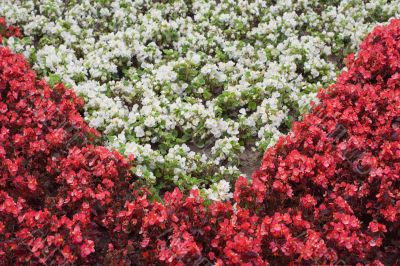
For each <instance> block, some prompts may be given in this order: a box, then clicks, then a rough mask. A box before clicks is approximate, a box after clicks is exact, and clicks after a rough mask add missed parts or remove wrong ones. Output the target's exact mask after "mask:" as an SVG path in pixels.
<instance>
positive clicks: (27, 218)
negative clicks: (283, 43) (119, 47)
mask: <svg viewBox="0 0 400 266" xmlns="http://www.w3.org/2000/svg"><path fill="white" fill-rule="evenodd" d="M0 25H3V24H1V23H0ZM347 68H348V70H347V71H344V72H343V73H342V74H341V75H340V76H339V78H338V79H337V82H336V84H334V85H332V86H330V87H329V88H328V89H327V90H326V91H321V92H320V93H319V99H320V102H321V103H320V104H319V105H318V106H315V107H314V108H313V110H312V112H311V113H310V114H309V115H306V116H305V117H304V119H303V121H301V122H298V123H295V124H294V126H293V129H292V131H291V133H290V134H289V135H288V136H286V137H281V138H280V140H279V141H278V143H277V145H275V146H274V147H271V148H270V149H268V150H267V152H266V153H265V155H264V158H263V160H262V164H261V167H260V169H259V170H257V171H256V172H254V173H253V175H252V180H251V181H249V180H247V179H246V178H244V177H239V179H238V180H237V181H236V185H235V192H234V199H233V201H232V202H230V201H229V202H225V203H223V202H213V203H211V205H207V204H205V203H204V200H203V198H202V197H200V195H199V191H198V190H192V191H191V192H190V195H184V194H183V193H182V192H180V191H179V189H177V188H176V189H174V190H173V192H171V193H170V192H167V193H166V194H165V196H164V198H163V202H155V201H150V200H148V195H149V194H148V192H147V191H146V190H145V189H143V188H141V187H138V185H139V184H138V183H136V184H135V183H134V182H133V181H134V180H132V177H131V174H130V171H129V164H128V163H127V162H126V161H125V159H124V158H123V157H122V156H121V155H120V154H119V153H117V152H110V151H109V150H108V149H106V148H105V147H101V146H94V145H93V144H94V143H95V141H96V136H98V134H97V132H96V131H94V130H93V129H91V128H89V127H88V126H87V125H86V124H85V123H84V122H83V119H82V117H81V116H80V115H79V112H78V110H79V108H81V107H82V101H81V100H80V99H79V98H76V96H75V94H74V93H73V92H72V91H71V90H68V89H65V87H64V86H63V85H62V84H57V85H56V86H55V87H54V89H51V88H50V87H49V85H48V84H47V83H46V82H45V81H43V80H37V79H36V75H35V72H34V71H32V70H31V69H30V68H29V65H28V62H27V61H26V60H25V59H24V58H23V56H21V55H15V54H13V53H11V52H10V51H9V50H8V49H7V48H4V47H0V96H1V104H2V105H1V108H0V121H1V125H2V127H1V129H0V133H1V134H0V141H1V146H0V158H1V160H0V174H1V175H0V181H1V182H0V217H1V219H0V259H1V261H2V262H3V263H4V264H10V265H14V264H23V263H25V264H26V263H29V264H34V263H37V264H39V263H41V264H51V263H53V264H72V263H74V264H84V265H92V264H95V263H99V262H102V263H105V264H111V265H129V264H137V265H142V264H144V265H149V264H150V265H153V264H166V265H212V264H216V265H239V264H241V265H244V264H245V265H268V264H272V265H277V264H279V265H284V264H314V265H315V264H318V265H319V264H345V265H347V264H349V265H355V264H358V265H385V264H386V265H396V264H398V263H399V261H398V258H399V256H400V250H399V243H398V242H399V239H400V237H399V221H400V212H399V210H400V191H399V179H400V176H399V173H400V135H399V134H400V119H399V118H400V108H399V106H400V74H399V73H400V20H392V21H391V22H390V24H389V25H388V26H385V27H377V28H376V29H375V30H374V31H373V32H372V33H371V34H370V35H369V36H368V37H367V38H366V40H365V41H364V42H363V44H362V45H361V47H360V51H359V53H358V54H357V56H356V57H354V56H349V57H348V59H347Z"/></svg>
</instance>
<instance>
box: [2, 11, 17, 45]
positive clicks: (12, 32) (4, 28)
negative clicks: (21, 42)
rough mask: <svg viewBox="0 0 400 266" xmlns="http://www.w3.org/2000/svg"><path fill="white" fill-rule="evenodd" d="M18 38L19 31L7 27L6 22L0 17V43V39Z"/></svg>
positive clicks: (15, 28) (13, 27)
mask: <svg viewBox="0 0 400 266" xmlns="http://www.w3.org/2000/svg"><path fill="white" fill-rule="evenodd" d="M3 36H4V37H7V38H8V37H11V36H14V37H20V36H21V31H20V29H19V28H18V27H15V26H8V25H7V24H6V20H5V19H4V18H2V17H0V43H2V42H3V39H2V37H3Z"/></svg>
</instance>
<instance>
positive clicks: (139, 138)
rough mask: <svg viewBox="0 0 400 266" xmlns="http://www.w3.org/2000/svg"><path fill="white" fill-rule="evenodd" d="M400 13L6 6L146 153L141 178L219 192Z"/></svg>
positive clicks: (91, 0) (41, 67) (118, 138)
mask: <svg viewBox="0 0 400 266" xmlns="http://www.w3.org/2000/svg"><path fill="white" fill-rule="evenodd" d="M273 3H274V4H273ZM399 14H400V0H394V1H386V0H372V1H363V0H339V1H319V0H300V1H292V0H281V1H266V0H255V1H245V0H235V1H234V0H224V1H209V0H196V1H186V0H173V1H151V0H113V1H111V0H81V1H76V0H72V1H64V0H35V1H33V0H3V1H2V3H1V5H0V16H4V17H5V18H6V19H7V21H8V22H9V23H12V24H16V25H18V26H21V28H22V30H23V34H24V36H26V37H25V38H23V39H21V40H17V39H14V38H10V39H8V40H6V42H7V44H8V45H9V46H11V47H12V48H13V49H14V50H15V51H18V52H23V53H24V54H25V55H26V56H29V59H30V61H31V63H32V64H33V65H34V68H35V69H36V70H37V71H38V73H39V74H40V75H42V76H48V77H49V80H50V83H52V82H58V81H63V82H66V83H67V84H70V85H71V86H72V88H73V89H75V90H76V92H77V93H78V94H79V95H81V96H82V97H83V98H84V99H85V101H86V103H87V104H86V106H85V119H86V120H87V121H88V123H89V124H90V125H91V126H93V127H95V128H96V129H98V130H99V131H101V132H102V133H103V136H104V141H105V143H106V145H108V146H109V147H110V148H116V149H118V150H120V151H121V152H123V153H125V154H130V153H134V154H135V156H136V158H137V162H136V163H137V167H136V169H135V174H136V175H138V176H140V177H143V179H144V180H145V181H146V182H148V183H149V184H151V185H152V186H154V187H155V188H156V189H159V190H163V189H166V188H168V187H171V185H178V186H179V187H182V188H191V187H193V186H197V187H199V188H201V189H202V190H203V192H204V193H206V194H207V195H208V197H209V198H210V199H225V198H229V197H230V194H229V182H230V181H232V180H234V179H235V178H236V177H237V176H238V175H239V174H240V170H239V169H241V167H245V165H243V162H241V161H240V160H239V158H240V156H239V155H240V154H242V153H246V152H249V151H250V152H251V151H252V152H254V151H255V150H256V149H257V150H258V151H259V152H260V153H261V152H263V151H264V150H265V149H266V148H267V147H269V146H270V145H272V144H273V143H274V142H275V141H276V140H277V138H278V137H279V136H280V135H282V134H286V133H287V132H288V130H289V128H290V125H291V123H292V121H295V120H297V119H299V118H300V115H301V114H302V113H304V112H306V111H307V110H308V108H309V103H310V101H311V100H313V99H315V95H316V92H317V89H318V88H321V87H325V86H327V85H328V84H330V83H332V82H333V81H334V79H335V77H336V74H337V73H338V71H339V70H340V69H341V68H342V67H343V59H344V57H345V56H346V55H347V54H348V53H350V52H353V51H354V50H355V48H356V47H357V45H358V44H359V43H360V40H361V39H362V38H363V37H364V36H365V34H366V33H367V32H368V31H370V30H371V29H372V27H373V26H375V25H376V24H377V23H382V22H386V21H388V20H389V19H390V18H391V17H395V16H399ZM245 147H246V148H245ZM224 180H226V181H224ZM227 182H228V183H227Z"/></svg>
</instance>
